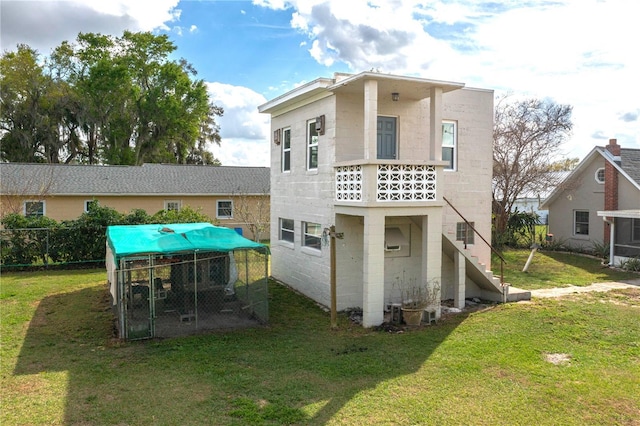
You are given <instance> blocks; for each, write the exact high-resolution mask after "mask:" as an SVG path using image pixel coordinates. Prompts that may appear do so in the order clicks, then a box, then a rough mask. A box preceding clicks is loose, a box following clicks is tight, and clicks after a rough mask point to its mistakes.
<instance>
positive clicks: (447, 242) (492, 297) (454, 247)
mask: <svg viewBox="0 0 640 426" xmlns="http://www.w3.org/2000/svg"><path fill="white" fill-rule="evenodd" d="M442 252H443V254H445V255H446V256H448V257H449V258H450V259H453V258H454V255H455V253H456V252H459V253H461V254H462V255H463V256H464V259H465V271H466V275H467V278H469V279H470V280H471V281H473V282H474V283H476V285H477V286H478V287H479V288H480V298H481V299H484V300H489V301H493V302H517V301H519V300H531V292H529V291H526V290H520V289H517V288H513V287H510V286H509V285H508V284H507V285H505V286H503V285H501V284H500V278H498V277H494V276H493V272H492V271H489V270H487V269H486V265H484V264H483V263H480V262H479V261H478V258H477V257H475V256H471V254H470V252H469V250H467V249H465V248H464V244H463V243H462V242H461V241H456V240H455V239H454V238H453V237H452V236H449V235H447V234H444V233H443V234H442ZM503 289H504V290H503Z"/></svg>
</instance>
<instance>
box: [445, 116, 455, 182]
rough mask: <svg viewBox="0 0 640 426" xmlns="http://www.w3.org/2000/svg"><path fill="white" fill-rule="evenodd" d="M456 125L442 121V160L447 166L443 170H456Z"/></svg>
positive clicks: (453, 122) (452, 122)
mask: <svg viewBox="0 0 640 426" xmlns="http://www.w3.org/2000/svg"><path fill="white" fill-rule="evenodd" d="M457 156H458V123H457V122H455V121H446V120H442V160H443V161H447V162H448V163H449V164H448V165H446V166H445V167H444V169H445V170H456V169H457V162H458V158H457Z"/></svg>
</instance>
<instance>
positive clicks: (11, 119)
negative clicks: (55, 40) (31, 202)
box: [0, 31, 224, 165]
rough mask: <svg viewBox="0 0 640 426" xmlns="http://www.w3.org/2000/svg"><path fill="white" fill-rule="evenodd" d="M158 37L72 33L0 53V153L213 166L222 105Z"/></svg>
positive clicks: (23, 158)
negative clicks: (43, 50) (44, 47)
mask: <svg viewBox="0 0 640 426" xmlns="http://www.w3.org/2000/svg"><path fill="white" fill-rule="evenodd" d="M175 50H176V46H175V45H174V44H173V43H172V42H171V41H170V40H169V38H168V37H167V36H166V35H154V34H152V33H148V32H147V33H133V32H129V31H125V32H124V33H123V35H122V36H121V37H113V36H108V35H102V34H94V33H80V34H79V35H78V37H77V39H76V41H75V43H69V42H67V41H65V42H63V43H61V44H60V45H59V46H58V47H57V48H56V49H54V51H53V52H52V54H51V55H50V56H49V57H48V58H45V60H44V61H40V60H39V56H38V54H37V52H35V51H34V50H32V49H31V48H29V47H28V46H26V45H21V46H18V50H17V52H6V53H5V54H3V55H2V57H1V58H0V90H2V92H1V93H0V95H1V96H0V99H1V101H2V105H1V106H2V112H1V113H0V131H2V132H1V133H0V136H1V137H2V149H1V151H0V155H1V159H2V160H5V161H22V162H24V161H31V162H33V161H40V162H50V163H56V162H70V161H77V162H83V163H89V164H130V165H134V164H135V165H139V164H142V163H145V162H147V163H149V162H156V163H158V162H162V163H179V164H184V163H196V164H219V162H218V161H217V160H216V159H215V158H214V157H213V154H212V153H211V152H209V151H208V150H207V144H208V143H214V144H218V145H219V144H220V135H219V130H220V129H219V127H218V125H217V123H216V120H215V118H216V117H217V116H221V115H222V114H223V112H224V111H223V109H222V108H220V107H217V106H215V105H213V104H212V103H211V102H210V101H209V95H208V93H207V88H206V85H205V83H204V82H203V81H202V80H198V79H196V78H195V77H196V74H197V73H196V71H195V69H194V68H193V66H192V65H191V64H189V63H188V62H187V61H185V60H184V59H181V60H173V59H171V58H170V57H171V55H172V54H173V53H174V52H175Z"/></svg>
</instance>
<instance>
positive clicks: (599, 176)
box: [595, 167, 604, 183]
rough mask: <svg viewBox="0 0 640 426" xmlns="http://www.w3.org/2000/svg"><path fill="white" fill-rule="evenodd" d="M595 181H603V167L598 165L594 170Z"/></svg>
mask: <svg viewBox="0 0 640 426" xmlns="http://www.w3.org/2000/svg"><path fill="white" fill-rule="evenodd" d="M595 178H596V182H598V183H604V167H600V168H599V169H598V170H596V175H595Z"/></svg>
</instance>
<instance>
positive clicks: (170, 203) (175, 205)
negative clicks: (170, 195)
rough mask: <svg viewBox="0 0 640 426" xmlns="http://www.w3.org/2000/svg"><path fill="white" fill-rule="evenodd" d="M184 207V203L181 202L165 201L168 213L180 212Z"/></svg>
mask: <svg viewBox="0 0 640 426" xmlns="http://www.w3.org/2000/svg"><path fill="white" fill-rule="evenodd" d="M181 206H182V203H181V202H180V200H164V209H165V210H166V211H170V210H176V211H178V210H180V207H181Z"/></svg>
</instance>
